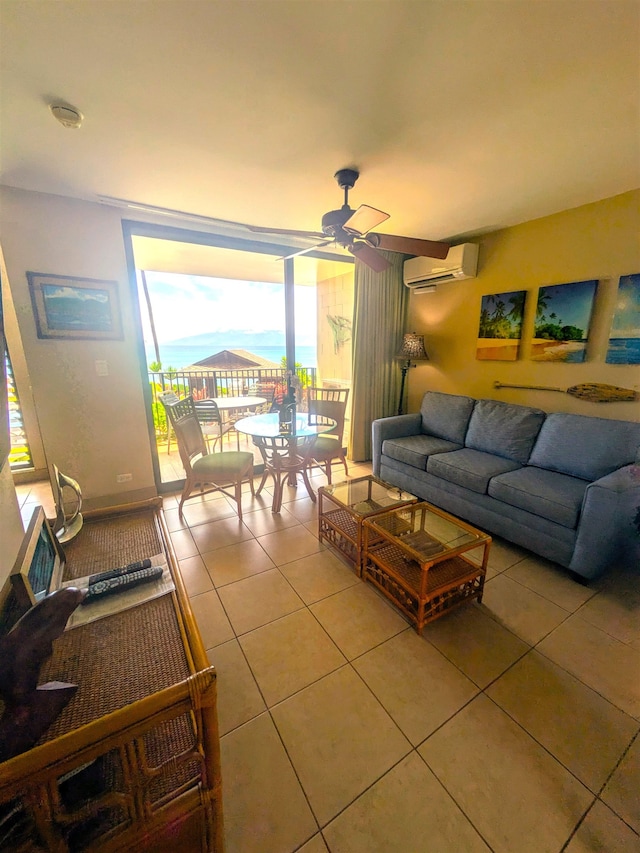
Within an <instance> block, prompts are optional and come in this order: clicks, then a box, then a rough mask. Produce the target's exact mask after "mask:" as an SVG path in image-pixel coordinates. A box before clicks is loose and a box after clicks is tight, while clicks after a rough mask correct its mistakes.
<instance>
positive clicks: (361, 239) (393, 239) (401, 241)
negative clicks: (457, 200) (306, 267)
mask: <svg viewBox="0 0 640 853" xmlns="http://www.w3.org/2000/svg"><path fill="white" fill-rule="evenodd" d="M334 177H335V179H336V181H337V182H338V186H339V187H340V189H343V190H344V204H343V205H342V207H340V208H338V210H330V211H329V212H328V213H325V215H324V216H323V217H322V231H294V230H291V229H287V228H263V227H260V226H257V225H248V226H247V227H248V228H249V230H250V231H260V232H262V233H265V234H290V235H291V236H295V237H320V238H322V242H320V243H318V244H316V245H315V246H311V247H309V248H308V249H301V250H300V251H299V252H293V253H292V254H291V255H287V256H286V258H295V257H297V256H298V255H305V254H307V252H313V251H315V250H316V249H320V248H322V247H323V246H328V245H329V244H330V243H337V244H338V245H339V246H342V247H343V248H345V249H347V251H349V252H351V254H352V255H354V256H355V257H357V258H360V260H361V261H362V262H363V263H365V264H366V265H367V266H368V267H371V269H373V270H375V271H376V272H382V271H383V270H386V269H387V268H388V267H389V266H390V264H389V261H388V260H387V259H386V258H385V257H384V255H382V254H381V253H380V252H378V251H377V249H386V250H388V251H391V252H402V253H404V254H406V255H422V256H425V257H428V258H440V259H443V258H446V257H447V252H448V251H449V244H448V243H438V242H435V241H433V240H421V239H419V238H417V237H398V236H395V235H393V234H378V233H375V232H373V231H372V230H371V229H372V228H376V227H377V226H378V225H380V224H381V223H382V222H384V221H385V219H389V214H388V213H384V212H383V211H382V210H378V209H377V208H375V207H370V206H369V205H368V204H361V205H360V207H359V208H358V209H357V210H353V209H352V208H351V207H349V190H350V189H353V186H354V184H355V182H356V181H357V180H358V178H359V177H360V173H359V172H358V171H357V169H339V170H338V171H337V172H336V173H335V175H334ZM327 238H328V239H327Z"/></svg>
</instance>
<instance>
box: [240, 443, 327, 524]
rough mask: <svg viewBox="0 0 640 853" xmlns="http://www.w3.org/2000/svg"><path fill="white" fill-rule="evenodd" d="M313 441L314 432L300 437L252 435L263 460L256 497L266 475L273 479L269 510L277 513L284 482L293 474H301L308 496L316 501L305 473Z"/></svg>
mask: <svg viewBox="0 0 640 853" xmlns="http://www.w3.org/2000/svg"><path fill="white" fill-rule="evenodd" d="M315 441H316V436H315V435H307V436H301V437H300V438H297V439H294V438H283V437H282V436H273V437H271V436H270V437H265V436H254V437H253V443H254V444H255V445H256V447H257V448H258V449H259V450H260V455H261V456H262V461H263V462H264V473H263V475H262V480H261V481H260V485H259V486H258V488H257V489H256V496H257V495H259V494H260V492H261V491H262V489H263V487H264V484H265V483H266V481H267V477H269V476H271V477H272V478H273V503H272V504H271V512H280V508H281V506H282V493H283V486H284V481H285V480H286V479H287V478H288V477H290V476H291V475H292V474H300V476H301V477H302V479H303V481H304V484H305V486H306V488H307V492H308V493H309V497H310V498H311V500H312V501H314V502H315V500H316V496H315V492H314V491H313V487H312V486H311V483H310V482H309V476H308V474H307V468H308V466H309V457H310V454H311V453H312V451H313V444H314V442H315Z"/></svg>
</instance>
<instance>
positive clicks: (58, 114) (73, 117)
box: [49, 104, 84, 128]
mask: <svg viewBox="0 0 640 853" xmlns="http://www.w3.org/2000/svg"><path fill="white" fill-rule="evenodd" d="M49 109H50V110H51V112H52V113H53V117H54V118H56V119H57V120H58V121H59V122H60V124H61V125H62V126H63V127H73V128H77V127H80V126H81V125H82V122H83V120H84V116H83V115H82V113H81V112H80V110H77V109H76V108H75V107H70V106H69V105H68V104H50V105H49Z"/></svg>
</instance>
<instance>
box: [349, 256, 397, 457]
mask: <svg viewBox="0 0 640 853" xmlns="http://www.w3.org/2000/svg"><path fill="white" fill-rule="evenodd" d="M382 254H383V255H384V256H385V257H386V258H387V260H388V261H389V262H390V264H391V266H390V267H389V269H388V270H386V271H385V272H380V273H377V272H374V271H373V270H372V269H370V268H369V267H368V266H366V265H365V264H363V263H362V262H361V261H359V260H358V258H356V262H355V276H354V307H353V332H352V347H353V369H352V392H351V394H352V397H351V399H352V405H351V435H350V443H349V448H350V455H351V458H352V459H353V460H354V461H356V462H362V461H365V460H368V459H371V422H372V421H374V420H375V419H376V418H384V417H388V416H389V415H395V413H396V411H397V408H398V394H399V393H400V377H401V372H400V368H399V364H398V362H397V361H396V360H395V355H396V353H397V352H398V350H399V349H400V347H401V346H402V338H403V334H404V328H405V320H406V312H407V305H408V298H407V294H408V292H409V291H408V290H407V288H406V287H405V286H404V284H403V283H402V264H403V262H404V255H401V254H399V253H397V252H382Z"/></svg>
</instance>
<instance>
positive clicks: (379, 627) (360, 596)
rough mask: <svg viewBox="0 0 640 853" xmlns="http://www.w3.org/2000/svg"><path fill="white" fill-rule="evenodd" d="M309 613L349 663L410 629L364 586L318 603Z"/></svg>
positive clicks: (356, 586)
mask: <svg viewBox="0 0 640 853" xmlns="http://www.w3.org/2000/svg"><path fill="white" fill-rule="evenodd" d="M310 610H311V612H312V613H313V615H314V616H315V617H316V619H318V621H319V622H320V624H321V625H322V626H323V627H324V629H325V631H326V632H327V633H328V634H329V636H330V637H331V639H332V640H333V641H334V643H335V644H336V645H337V646H338V648H339V649H340V651H341V652H342V653H343V654H344V655H346V657H347V658H348V660H353V659H354V658H356V657H358V656H359V655H361V654H363V653H364V652H368V651H369V650H370V649H372V648H373V647H374V646H377V645H378V644H379V643H383V642H384V641H385V640H388V639H389V638H390V637H393V636H394V635H395V634H399V633H400V631H404V630H405V628H406V627H407V622H406V620H405V619H403V618H402V616H400V615H399V614H398V613H397V612H396V611H395V610H394V609H393V608H392V607H391V606H390V605H389V604H387V602H386V601H384V599H382V597H381V596H379V595H377V594H376V592H375V591H374V590H373V589H372V588H371V587H370V586H366V585H365V584H363V583H358V584H357V585H354V586H351V587H349V588H348V589H345V590H343V591H342V592H338V593H336V594H335V595H332V596H329V598H325V599H323V600H322V601H317V602H316V603H315V604H312V605H311V607H310Z"/></svg>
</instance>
